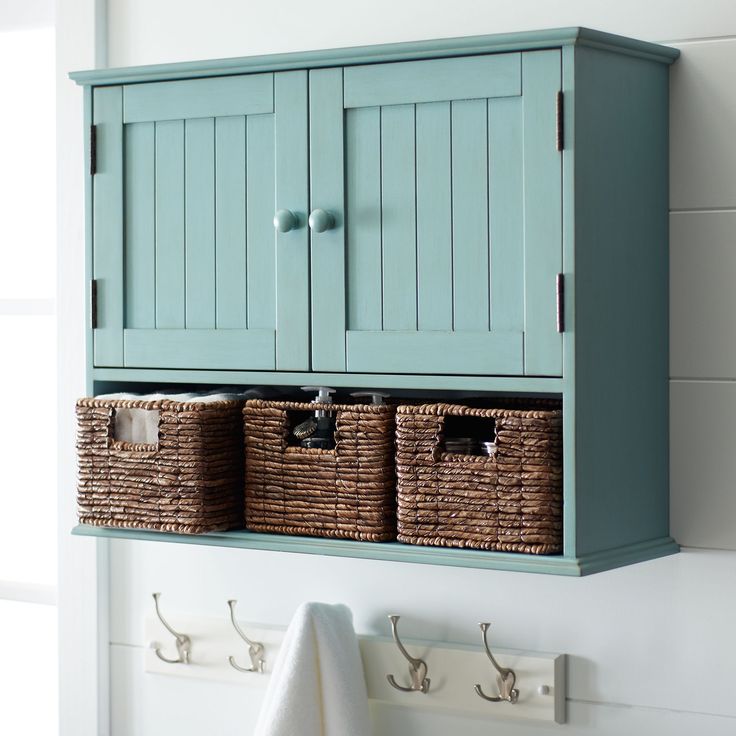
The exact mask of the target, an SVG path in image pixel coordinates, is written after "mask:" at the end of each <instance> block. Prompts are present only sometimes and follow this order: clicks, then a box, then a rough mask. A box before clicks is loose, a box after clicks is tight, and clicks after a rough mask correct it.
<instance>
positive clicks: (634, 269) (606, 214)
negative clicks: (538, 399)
mask: <svg viewBox="0 0 736 736" xmlns="http://www.w3.org/2000/svg"><path fill="white" fill-rule="evenodd" d="M574 146H575V212H576V229H575V276H574V278H575V299H576V309H575V315H574V328H573V329H574V331H575V344H576V359H575V377H576V378H575V401H576V409H575V418H576V448H575V454H576V457H577V470H576V489H577V490H576V498H577V517H576V518H577V529H576V531H577V554H578V555H586V554H590V553H593V552H597V551H602V550H607V549H612V548H615V547H619V546H622V545H627V544H633V543H636V542H641V541H645V540H650V539H655V538H660V537H666V536H667V535H668V525H669V524H668V493H669V491H668V398H667V396H668V386H667V378H668V311H667V304H668V220H667V206H668V202H667V195H668V67H667V66H665V65H661V64H659V63H655V62H649V61H644V60H640V59H635V58H633V57H628V56H619V55H616V54H612V53H609V52H605V51H598V50H593V49H588V48H578V49H576V72H575V140H574Z"/></svg>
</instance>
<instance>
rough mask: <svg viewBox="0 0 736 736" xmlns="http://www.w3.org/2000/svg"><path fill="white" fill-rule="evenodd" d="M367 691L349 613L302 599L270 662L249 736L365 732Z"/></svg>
mask: <svg viewBox="0 0 736 736" xmlns="http://www.w3.org/2000/svg"><path fill="white" fill-rule="evenodd" d="M370 733H371V728H370V717H369V714H368V694H367V691H366V686H365V676H364V675H363V664H362V661H361V659H360V649H359V648H358V639H357V637H356V636H355V631H354V630H353V615H352V613H351V611H350V609H349V608H348V607H347V606H344V605H342V604H338V605H328V604H327V603H303V604H302V605H301V606H300V607H299V608H298V609H297V611H296V613H295V614H294V618H293V619H292V621H291V624H290V625H289V629H288V631H287V632H286V636H285V637H284V641H283V644H282V645H281V651H280V652H279V655H278V657H277V659H276V664H275V665H274V671H273V675H272V676H271V682H270V683H269V686H268V691H267V692H266V698H265V701H264V703H263V707H262V709H261V713H260V716H259V718H258V724H257V726H256V730H255V736H370Z"/></svg>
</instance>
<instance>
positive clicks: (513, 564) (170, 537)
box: [72, 524, 679, 576]
mask: <svg viewBox="0 0 736 736" xmlns="http://www.w3.org/2000/svg"><path fill="white" fill-rule="evenodd" d="M72 534H74V535H76V536H82V537H101V538H105V539H128V540H139V541H145V542H175V543H178V544H200V545H205V546H210V547H232V548H237V549H255V550H262V551H271V552H296V553H300V554H313V555H327V556H330V557H353V558H360V559H369V560H383V561H388V562H414V563H419V564H425V565H444V566H450V567H471V568H481V569H488V570H509V571H514V572H535V573H546V574H553V575H568V576H579V575H585V574H589V573H593V572H600V571H602V570H607V569H611V568H614V567H619V566H621V565H625V564H631V563H632V562H638V561H640V560H646V559H652V558H654V557H662V556H664V555H668V554H673V553H675V552H677V551H678V550H679V547H678V546H677V544H675V542H673V541H672V540H671V539H670V538H668V537H667V538H664V539H657V540H652V541H651V542H646V543H643V544H639V545H631V546H629V547H626V548H621V549H615V550H610V551H608V552H606V553H598V554H596V555H592V556H591V557H590V558H589V559H584V560H579V559H575V558H570V557H565V556H563V555H522V554H513V553H507V552H486V551H483V550H471V549H454V548H443V547H420V546H413V545H408V544H401V543H400V542H356V541H353V540H349V539H322V538H319V537H295V536H294V537H292V536H286V535H279V534H260V533H257V532H248V531H230V532H213V533H211V534H173V533H169V532H154V531H146V530H143V529H118V528H112V527H98V526H91V525H88V524H80V525H79V526H76V527H74V529H73V530H72Z"/></svg>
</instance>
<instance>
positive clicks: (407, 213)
mask: <svg viewBox="0 0 736 736" xmlns="http://www.w3.org/2000/svg"><path fill="white" fill-rule="evenodd" d="M414 169H415V161H414V105H396V106H393V107H385V108H382V110H381V170H382V177H381V213H382V235H383V242H382V249H381V252H382V262H383V329H385V330H412V329H416V327H417V244H416V212H415V206H416V195H415V190H414V185H415V181H416V174H415V170H414ZM348 288H350V287H349V286H348ZM348 351H349V349H348Z"/></svg>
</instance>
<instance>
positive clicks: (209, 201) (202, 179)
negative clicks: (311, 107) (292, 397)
mask: <svg viewBox="0 0 736 736" xmlns="http://www.w3.org/2000/svg"><path fill="white" fill-rule="evenodd" d="M93 119H94V123H95V126H96V137H97V172H96V174H95V175H94V180H93V202H94V233H93V269H94V278H95V279H96V282H97V293H98V314H97V329H95V331H94V333H95V334H94V364H95V365H96V366H126V367H145V368H211V369H262V370H273V369H277V368H280V369H286V370H307V369H308V368H309V343H308V340H309V324H308V319H309V303H308V286H309V285H308V279H307V275H306V274H307V273H308V268H309V263H308V239H307V232H308V231H307V228H306V207H307V185H308V180H307V75H306V72H286V73H283V74H255V75H246V76H233V77H220V78H214V79H201V80H199V79H198V80H184V81H175V82H162V83H150V84H138V85H127V86H118V87H103V88H97V89H95V91H94V98H93ZM280 207H281V208H287V209H289V210H291V211H293V212H294V213H295V215H296V216H297V218H298V219H299V220H300V223H301V226H297V227H296V228H294V229H293V230H292V231H291V232H287V233H276V232H275V231H274V227H273V217H274V212H275V210H276V209H278V208H280Z"/></svg>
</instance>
